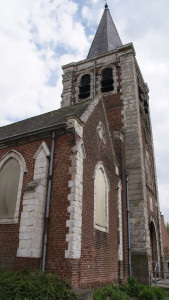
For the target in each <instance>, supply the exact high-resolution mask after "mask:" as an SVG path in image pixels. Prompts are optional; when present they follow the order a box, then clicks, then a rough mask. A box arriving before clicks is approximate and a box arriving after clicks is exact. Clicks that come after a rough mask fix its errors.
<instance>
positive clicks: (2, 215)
mask: <svg viewBox="0 0 169 300" xmlns="http://www.w3.org/2000/svg"><path fill="white" fill-rule="evenodd" d="M24 172H26V164H25V161H24V158H23V157H22V155H21V154H19V153H18V152H17V151H14V150H12V151H9V152H8V153H7V154H6V155H5V156H4V157H3V158H2V160H1V161H0V223H1V224H3V223H16V222H17V221H18V214H19V207H20V199H21V190H22V183H23V174H24Z"/></svg>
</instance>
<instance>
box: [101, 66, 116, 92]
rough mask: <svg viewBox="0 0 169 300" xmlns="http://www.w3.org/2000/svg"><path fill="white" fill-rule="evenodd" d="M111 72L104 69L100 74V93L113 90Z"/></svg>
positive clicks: (110, 69) (109, 69)
mask: <svg viewBox="0 0 169 300" xmlns="http://www.w3.org/2000/svg"><path fill="white" fill-rule="evenodd" d="M113 84H114V80H113V70H112V68H107V69H104V70H103V72H102V81H101V86H102V87H101V91H102V93H105V92H109V91H113V90H114V86H113Z"/></svg>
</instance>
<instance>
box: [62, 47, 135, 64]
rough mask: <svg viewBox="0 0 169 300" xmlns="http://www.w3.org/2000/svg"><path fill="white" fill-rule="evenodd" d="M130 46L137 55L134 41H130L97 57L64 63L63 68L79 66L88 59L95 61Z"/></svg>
mask: <svg viewBox="0 0 169 300" xmlns="http://www.w3.org/2000/svg"><path fill="white" fill-rule="evenodd" d="M129 48H131V49H132V51H133V53H134V55H136V52H135V49H134V46H133V43H128V44H125V45H122V46H119V47H117V48H116V49H114V50H110V51H108V52H106V53H103V54H100V55H98V56H95V57H92V58H88V59H83V60H80V61H78V62H72V63H69V64H66V65H63V66H62V69H63V70H64V69H66V68H69V67H72V66H78V65H79V64H82V63H86V61H93V60H94V59H97V58H101V57H104V56H107V55H111V54H113V53H117V52H119V51H120V52H121V51H123V50H126V49H129Z"/></svg>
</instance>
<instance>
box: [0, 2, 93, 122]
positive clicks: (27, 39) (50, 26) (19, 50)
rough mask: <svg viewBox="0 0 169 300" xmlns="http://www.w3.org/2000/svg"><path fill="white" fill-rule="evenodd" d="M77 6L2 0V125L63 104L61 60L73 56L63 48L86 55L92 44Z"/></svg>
mask: <svg viewBox="0 0 169 300" xmlns="http://www.w3.org/2000/svg"><path fill="white" fill-rule="evenodd" d="M9 8H10V9H9ZM77 9H78V5H77V3H75V2H73V1H70V0H65V1H61V0H53V1H50V0H36V1H30V0H24V1H23V0H14V1H13V0H6V1H1V3H0V45H1V47H0V65H1V70H0V101H1V110H0V124H1V125H4V123H9V122H11V121H16V120H18V119H22V118H26V117H29V116H32V115H36V114H39V113H43V112H45V111H46V110H52V109H55V108H58V107H59V104H60V100H61V98H60V94H61V91H62V86H61V73H62V70H61V63H63V64H64V63H68V62H71V60H69V61H68V59H67V60H66V54H64V53H63V51H64V52H65V53H66V51H67V52H68V53H70V54H68V55H67V57H68V58H70V59H72V58H73V59H74V60H77V59H79V60H80V59H82V58H83V57H84V53H86V51H87V49H88V48H89V43H88V41H87V38H86V35H85V31H84V27H83V25H82V24H81V23H80V22H79V20H78V18H76V17H75V16H76V13H77ZM71 53H72V54H71ZM51 82H52V85H51Z"/></svg>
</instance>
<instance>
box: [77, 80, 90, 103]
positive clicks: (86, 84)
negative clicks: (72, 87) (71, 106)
mask: <svg viewBox="0 0 169 300" xmlns="http://www.w3.org/2000/svg"><path fill="white" fill-rule="evenodd" d="M88 97H90V74H85V75H83V76H82V78H81V81H80V87H79V99H85V98H88Z"/></svg>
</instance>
